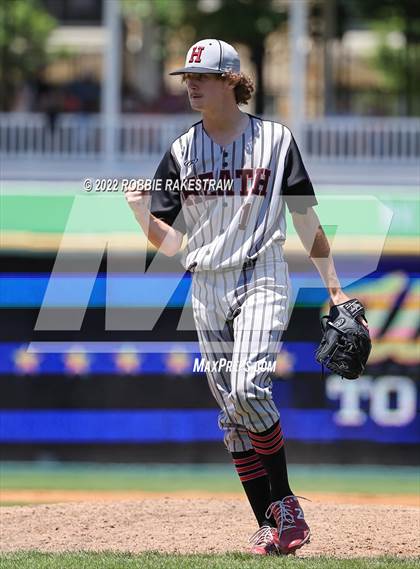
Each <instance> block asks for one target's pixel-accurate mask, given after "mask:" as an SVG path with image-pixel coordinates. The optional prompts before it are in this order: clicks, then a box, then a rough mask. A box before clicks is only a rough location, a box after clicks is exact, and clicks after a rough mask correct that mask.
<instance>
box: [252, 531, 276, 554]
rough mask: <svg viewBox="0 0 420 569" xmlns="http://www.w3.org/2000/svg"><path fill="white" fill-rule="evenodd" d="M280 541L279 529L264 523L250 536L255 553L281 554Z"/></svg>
mask: <svg viewBox="0 0 420 569" xmlns="http://www.w3.org/2000/svg"><path fill="white" fill-rule="evenodd" d="M278 541H279V534H278V532H277V529H276V528H273V527H272V526H270V525H268V524H264V525H263V526H261V527H260V528H259V529H258V530H257V531H256V532H255V533H254V535H252V536H251V537H250V538H249V543H250V544H251V545H252V547H251V553H253V554H254V555H279V553H280V552H279V550H278Z"/></svg>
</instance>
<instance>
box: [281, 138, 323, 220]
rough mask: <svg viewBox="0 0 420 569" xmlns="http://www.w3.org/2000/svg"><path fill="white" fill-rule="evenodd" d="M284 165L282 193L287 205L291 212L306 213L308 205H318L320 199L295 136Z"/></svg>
mask: <svg viewBox="0 0 420 569" xmlns="http://www.w3.org/2000/svg"><path fill="white" fill-rule="evenodd" d="M284 166H285V167H284V174H283V184H282V193H283V195H284V198H285V200H286V204H287V207H288V209H289V211H290V212H297V213H306V211H307V209H308V207H311V206H313V205H317V203H318V201H317V199H316V197H315V192H314V188H313V186H312V182H311V180H310V178H309V175H308V173H307V171H306V169H305V166H304V164H303V160H302V156H301V155H300V152H299V148H298V147H297V144H296V142H295V139H294V138H293V137H292V140H291V142H290V146H289V149H288V151H287V154H286V159H285V165H284Z"/></svg>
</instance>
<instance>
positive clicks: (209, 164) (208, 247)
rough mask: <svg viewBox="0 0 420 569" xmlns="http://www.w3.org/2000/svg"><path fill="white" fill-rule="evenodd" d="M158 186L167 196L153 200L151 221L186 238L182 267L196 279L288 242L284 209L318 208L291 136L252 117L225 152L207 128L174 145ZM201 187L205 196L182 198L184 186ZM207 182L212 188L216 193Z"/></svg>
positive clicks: (159, 171)
mask: <svg viewBox="0 0 420 569" xmlns="http://www.w3.org/2000/svg"><path fill="white" fill-rule="evenodd" d="M155 179H161V180H162V189H161V190H160V191H153V193H152V202H151V213H152V214H153V215H155V216H156V217H158V218H159V219H162V220H163V221H165V222H166V223H168V224H170V225H173V226H174V227H175V228H176V229H178V230H180V231H182V232H183V233H186V234H187V238H188V241H187V245H186V248H185V249H184V251H183V257H182V263H183V265H184V267H185V268H186V269H190V270H194V271H202V270H218V269H227V268H232V267H236V266H240V265H242V264H243V263H244V262H246V261H247V260H249V259H254V258H256V257H257V256H258V255H259V254H261V253H262V252H263V251H264V250H266V249H267V248H268V247H270V245H271V244H272V243H273V242H275V241H277V242H280V243H282V242H284V240H285V238H286V220H285V201H287V203H288V206H289V209H291V210H297V211H300V209H299V208H301V207H302V205H303V206H304V208H305V209H306V207H308V206H311V205H315V204H316V203H317V201H316V198H315V196H314V191H313V187H312V184H311V182H310V180H309V177H308V174H307V172H306V170H305V167H304V165H303V162H302V159H301V156H300V153H299V150H298V148H297V146H296V143H295V141H294V139H293V137H292V134H291V132H290V131H289V129H288V128H287V127H285V126H284V125H282V124H280V123H276V122H273V121H269V120H263V119H260V118H257V117H254V116H252V115H249V122H248V125H247V128H246V130H245V131H244V132H243V134H242V135H241V136H239V137H238V138H237V139H236V140H234V141H233V142H232V143H231V144H229V145H226V146H223V147H222V146H220V145H218V144H216V143H215V142H214V141H213V140H212V139H211V138H210V137H209V136H208V135H207V133H206V131H205V129H204V127H203V122H202V121H200V122H198V123H196V124H194V125H193V126H192V127H191V128H190V129H189V130H188V131H187V132H186V133H184V134H182V135H181V136H180V137H179V138H177V139H176V140H175V141H174V142H173V143H172V145H171V147H170V149H169V150H168V152H167V153H166V154H165V156H164V157H163V159H162V161H161V163H160V164H159V167H158V169H157V171H156V174H155ZM197 179H198V180H201V188H200V189H199V190H198V189H196V188H193V189H192V191H189V190H188V188H186V187H185V186H184V189H181V191H179V187H180V186H179V184H181V186H182V183H184V184H185V183H186V182H191V180H193V181H194V180H197ZM168 180H171V181H172V182H173V183H175V184H178V186H176V188H175V190H172V191H171V190H168V189H166V188H168V185H167V181H168ZM204 180H214V182H212V184H213V186H212V185H211V183H210V182H204ZM218 181H219V184H217V183H216V182H218ZM220 181H221V182H220ZM172 182H170V183H172ZM222 185H223V187H222ZM298 196H304V197H303V198H302V197H299V198H298ZM295 198H298V199H297V200H295ZM293 200H295V201H293ZM302 200H303V203H302Z"/></svg>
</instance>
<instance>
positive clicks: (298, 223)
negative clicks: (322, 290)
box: [291, 207, 350, 304]
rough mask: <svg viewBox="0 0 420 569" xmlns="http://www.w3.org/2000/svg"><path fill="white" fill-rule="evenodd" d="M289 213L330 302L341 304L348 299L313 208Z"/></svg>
mask: <svg viewBox="0 0 420 569" xmlns="http://www.w3.org/2000/svg"><path fill="white" fill-rule="evenodd" d="M291 215H292V220H293V225H294V227H295V229H296V233H297V234H298V236H299V238H300V240H301V242H302V245H303V246H304V248H305V249H306V251H307V253H308V255H309V257H310V259H311V261H312V262H313V264H314V265H315V267H316V268H317V270H318V272H319V274H320V276H321V278H322V280H323V281H324V284H325V286H326V288H327V290H328V294H329V296H330V299H331V303H332V304H341V303H342V302H346V301H347V300H350V299H349V297H348V296H347V295H346V294H345V293H344V292H343V291H342V289H341V285H340V280H339V278H338V276H337V271H336V270H335V266H334V259H333V256H332V254H331V248H330V244H329V242H328V239H327V236H326V235H325V232H324V230H323V228H322V225H321V223H320V221H319V218H318V216H317V214H316V212H315V211H314V209H313V208H312V207H308V208H307V209H306V211H305V212H301V213H299V212H296V211H292V212H291Z"/></svg>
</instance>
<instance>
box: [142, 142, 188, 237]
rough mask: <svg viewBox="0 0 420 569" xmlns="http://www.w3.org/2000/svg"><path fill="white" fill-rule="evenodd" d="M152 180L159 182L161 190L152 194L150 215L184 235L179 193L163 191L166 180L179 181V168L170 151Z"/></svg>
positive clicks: (176, 191) (184, 227)
mask: <svg viewBox="0 0 420 569" xmlns="http://www.w3.org/2000/svg"><path fill="white" fill-rule="evenodd" d="M153 179H154V180H161V186H160V187H161V189H160V190H157V191H153V192H152V201H151V206H150V213H151V214H152V215H154V216H155V217H157V218H158V219H161V220H162V221H164V222H165V223H167V224H168V225H170V226H171V227H174V229H176V230H177V231H180V232H181V233H184V234H185V233H186V232H187V229H186V226H185V220H184V216H183V213H182V203H181V193H180V191H178V190H166V189H165V186H166V180H171V181H172V182H174V181H177V180H180V177H179V166H178V164H177V163H176V161H175V159H174V157H173V156H172V153H171V151H170V150H168V151H167V152H166V154H165V155H164V157H163V158H162V160H161V161H160V164H159V166H158V167H157V170H156V173H155V175H154V177H153Z"/></svg>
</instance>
